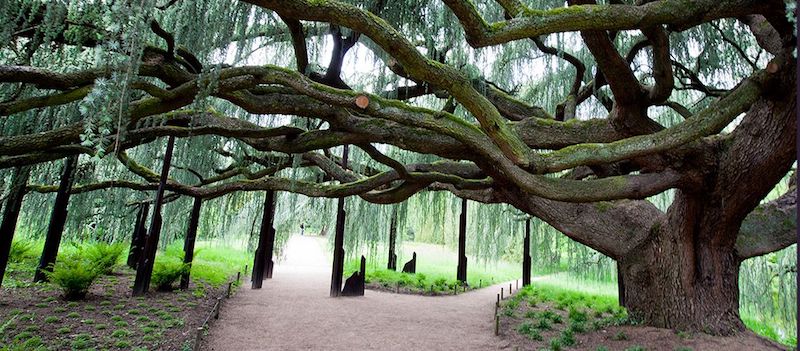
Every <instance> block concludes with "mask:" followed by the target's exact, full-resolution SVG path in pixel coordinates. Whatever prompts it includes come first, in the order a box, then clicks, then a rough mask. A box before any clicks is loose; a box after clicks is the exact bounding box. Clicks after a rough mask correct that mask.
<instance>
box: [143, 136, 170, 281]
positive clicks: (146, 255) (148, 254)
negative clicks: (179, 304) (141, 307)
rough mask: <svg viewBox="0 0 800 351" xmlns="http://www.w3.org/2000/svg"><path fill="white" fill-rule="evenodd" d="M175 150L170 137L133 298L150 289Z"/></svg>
mask: <svg viewBox="0 0 800 351" xmlns="http://www.w3.org/2000/svg"><path fill="white" fill-rule="evenodd" d="M174 148H175V137H174V136H170V137H169V139H168V140H167V150H166V152H165V153H164V164H163V165H162V166H161V178H160V179H159V182H158V190H157V191H156V198H155V203H154V205H153V220H152V221H151V222H150V230H148V233H147V239H146V241H145V245H144V252H142V257H141V259H140V260H139V264H138V265H137V266H136V280H134V282H133V296H142V295H144V294H145V293H146V292H147V290H149V289H150V278H151V277H152V275H153V263H155V259H156V250H157V249H158V239H159V237H160V236H161V221H162V219H161V206H162V205H163V202H164V190H166V184H167V177H168V176H169V166H170V163H171V162H172V151H173V149H174Z"/></svg>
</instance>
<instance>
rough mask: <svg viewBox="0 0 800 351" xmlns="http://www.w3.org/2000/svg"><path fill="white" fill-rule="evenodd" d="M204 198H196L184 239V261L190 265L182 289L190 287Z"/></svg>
mask: <svg viewBox="0 0 800 351" xmlns="http://www.w3.org/2000/svg"><path fill="white" fill-rule="evenodd" d="M202 205H203V199H202V198H199V197H196V198H194V204H193V205H192V213H191V214H190V215H189V227H188V228H187V229H186V238H185V239H184V241H183V263H185V264H187V265H188V268H187V269H186V272H185V273H183V275H181V290H186V289H188V288H189V274H190V273H191V270H192V259H194V243H195V241H196V240H197V226H198V225H199V224H200V208H201V206H202Z"/></svg>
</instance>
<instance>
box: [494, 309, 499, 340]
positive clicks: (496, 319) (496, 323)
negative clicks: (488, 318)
mask: <svg viewBox="0 0 800 351" xmlns="http://www.w3.org/2000/svg"><path fill="white" fill-rule="evenodd" d="M494 335H495V336H497V335H500V315H499V314H498V315H495V316H494Z"/></svg>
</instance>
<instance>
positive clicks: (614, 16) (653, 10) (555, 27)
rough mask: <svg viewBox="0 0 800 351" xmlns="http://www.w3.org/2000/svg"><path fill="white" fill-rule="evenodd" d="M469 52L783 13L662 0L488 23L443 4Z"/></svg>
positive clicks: (459, 0)
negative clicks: (544, 38) (574, 35)
mask: <svg viewBox="0 0 800 351" xmlns="http://www.w3.org/2000/svg"><path fill="white" fill-rule="evenodd" d="M444 2H445V4H447V6H448V7H450V9H451V10H452V11H453V13H455V15H456V17H458V19H459V21H460V22H461V25H462V27H463V28H464V32H465V33H466V37H467V41H468V42H469V44H470V45H471V46H473V47H476V48H477V47H484V46H491V45H498V44H503V43H507V42H510V41H514V40H520V39H526V38H531V37H538V36H541V35H545V34H551V33H562V32H575V31H585V30H613V31H619V30H629V29H639V28H644V27H652V26H656V25H669V26H670V27H671V28H673V29H675V30H683V29H686V28H689V27H691V26H695V25H698V24H700V23H705V22H710V21H713V20H717V19H721V18H738V17H742V16H746V15H750V14H756V13H765V12H775V11H782V9H781V8H779V7H778V6H776V5H775V3H774V2H770V1H763V0H698V1H691V2H687V1H683V0H662V1H651V2H647V3H646V4H644V5H640V6H638V5H623V4H613V5H579V6H569V7H566V8H563V7H562V8H555V9H551V10H533V9H524V10H522V11H520V13H519V14H518V15H517V16H516V17H514V18H512V19H509V20H506V21H500V22H496V23H491V24H490V23H487V22H486V21H485V20H484V19H483V17H481V15H480V13H478V10H477V8H476V7H475V6H474V5H473V4H472V1H470V0H444Z"/></svg>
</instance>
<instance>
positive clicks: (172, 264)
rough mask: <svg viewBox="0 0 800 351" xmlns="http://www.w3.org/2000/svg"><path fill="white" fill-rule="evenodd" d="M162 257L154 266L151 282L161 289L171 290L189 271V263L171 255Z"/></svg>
mask: <svg viewBox="0 0 800 351" xmlns="http://www.w3.org/2000/svg"><path fill="white" fill-rule="evenodd" d="M161 258H162V260H160V261H157V262H156V263H155V265H154V266H153V276H152V278H151V280H150V283H151V284H153V285H155V287H156V289H157V290H159V291H171V290H173V284H174V283H175V281H177V280H178V278H180V277H181V275H183V274H184V273H186V272H187V271H188V269H189V265H187V264H185V263H183V262H181V261H179V260H177V259H174V258H172V257H169V256H164V257H161Z"/></svg>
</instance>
